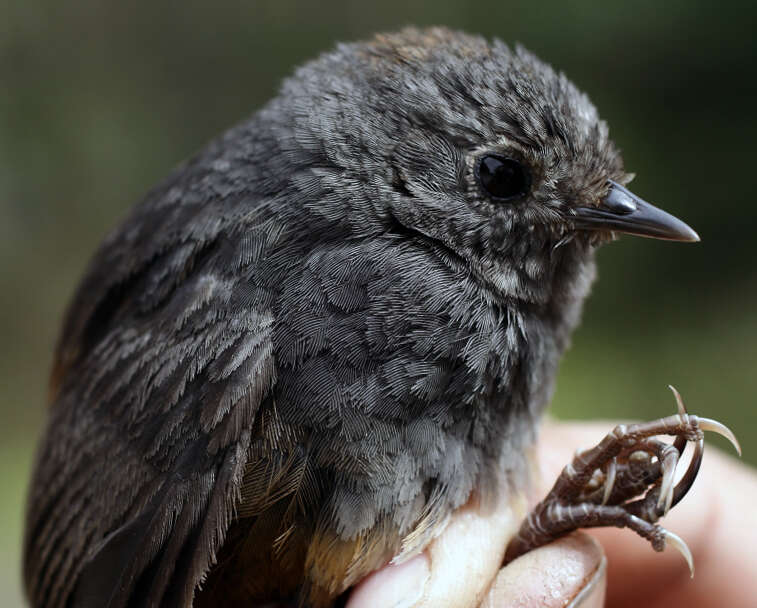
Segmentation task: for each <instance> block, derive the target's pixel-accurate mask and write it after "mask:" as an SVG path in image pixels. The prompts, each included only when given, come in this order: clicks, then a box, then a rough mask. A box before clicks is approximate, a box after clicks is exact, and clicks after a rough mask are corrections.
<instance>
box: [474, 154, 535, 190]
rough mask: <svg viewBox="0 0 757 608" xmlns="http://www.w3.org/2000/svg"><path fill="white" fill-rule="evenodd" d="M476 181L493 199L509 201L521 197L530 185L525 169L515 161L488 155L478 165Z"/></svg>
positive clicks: (529, 178)
mask: <svg viewBox="0 0 757 608" xmlns="http://www.w3.org/2000/svg"><path fill="white" fill-rule="evenodd" d="M477 174H478V181H479V182H480V183H481V187H482V188H483V189H484V191H485V192H486V193H488V194H489V195H490V196H492V197H493V198H495V199H500V200H509V199H513V198H517V197H519V196H523V195H524V194H526V192H528V188H529V186H530V185H531V177H530V175H529V174H528V171H527V169H526V168H525V167H524V166H523V165H522V164H521V163H520V162H518V161H517V160H513V159H512V158H505V157H504V156H495V155H493V154H489V155H487V156H484V157H483V158H482V159H481V160H480V161H479V163H478V171H477Z"/></svg>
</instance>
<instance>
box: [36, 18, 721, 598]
mask: <svg viewBox="0 0 757 608" xmlns="http://www.w3.org/2000/svg"><path fill="white" fill-rule="evenodd" d="M629 179H630V177H629V175H628V174H626V172H625V171H624V169H623V165H622V162H621V158H620V155H619V153H618V151H617V149H616V148H615V147H614V146H613V144H612V143H611V141H610V140H609V139H608V131H607V126H606V125H605V123H604V122H602V121H601V120H600V119H599V117H598V116H597V113H596V111H595V109H594V107H593V106H592V105H591V103H590V102H589V100H588V99H587V97H586V96H585V95H583V94H582V93H580V92H579V91H578V90H577V89H576V88H575V87H574V86H573V84H571V83H570V82H569V81H568V79H567V78H566V77H565V76H563V75H562V74H557V73H555V72H554V71H553V70H552V69H551V68H550V67H549V66H548V65H546V64H544V63H542V62H541V61H539V60H538V59H537V58H536V57H534V56H533V55H531V54H530V53H528V52H527V51H525V50H524V49H522V48H518V49H516V50H515V51H511V50H510V49H509V48H508V47H507V46H505V45H504V44H503V43H501V42H499V41H494V42H492V43H489V42H487V41H486V40H484V39H483V38H480V37H476V36H469V35H465V34H460V33H455V32H451V31H448V30H446V29H429V30H416V29H407V30H404V31H402V32H400V33H398V34H392V35H381V36H376V37H375V38H374V39H373V40H371V41H369V42H365V43H358V44H346V45H340V46H338V47H337V48H336V50H334V51H333V52H330V53H327V54H325V55H323V56H321V57H320V58H319V59H317V60H315V61H313V62H312V63H308V64H306V65H305V66H303V67H302V68H300V69H298V70H297V71H296V72H295V74H294V76H292V77H291V78H289V79H287V80H286V81H285V82H284V84H283V86H282V88H281V91H280V93H279V95H278V96H277V97H276V98H275V99H273V100H272V101H271V102H270V103H268V104H267V105H266V106H265V107H264V108H263V109H261V110H260V111H259V112H257V113H256V114H255V115H253V117H252V118H250V119H249V120H247V121H246V122H244V123H242V124H240V125H239V126H236V127H234V128H233V129H231V130H230V131H228V132H227V133H225V134H224V135H222V136H221V137H220V138H218V139H217V140H215V141H213V142H212V143H211V144H210V145H208V146H207V147H206V148H205V149H204V150H203V151H201V152H200V153H199V154H198V155H197V156H195V157H194V158H193V159H191V160H189V161H188V162H186V163H185V164H183V165H182V166H180V167H179V168H178V169H176V170H175V171H174V172H173V173H171V175H170V176H169V177H168V178H167V179H166V180H165V181H163V182H162V183H161V184H160V185H158V186H157V187H156V188H155V189H154V190H152V191H151V192H150V193H149V194H148V195H147V197H146V198H145V200H144V201H142V203H141V204H139V205H138V206H137V207H136V208H135V209H134V210H133V211H132V212H131V214H130V215H129V216H128V217H127V218H126V220H125V221H124V222H123V223H122V224H121V225H119V226H118V227H117V228H116V229H115V230H114V231H113V232H111V233H110V235H109V236H108V237H107V238H106V239H105V241H104V243H103V244H102V246H101V247H100V249H99V250H98V252H97V253H96V255H95V257H94V259H93V261H92V263H91V264H90V266H89V269H88V270H87V273H86V276H85V278H84V280H83V282H82V284H81V285H80V287H79V289H78V291H77V293H76V295H75V297H74V299H73V302H72V304H71V307H70V309H69V311H68V314H67V316H66V319H65V323H64V326H63V330H62V335H61V337H60V342H59V345H58V348H57V352H56V356H55V363H54V370H53V373H52V381H51V403H52V405H51V408H50V412H49V421H48V425H47V430H46V433H45V437H44V439H43V442H42V445H41V448H40V450H39V453H38V458H37V463H36V470H35V472H34V478H33V481H32V485H31V490H30V494H29V507H28V517H27V527H26V538H25V556H24V576H25V583H26V589H27V593H28V597H29V599H30V601H31V604H32V605H33V606H35V607H39V608H42V607H45V608H62V607H64V606H66V607H77V608H78V607H89V606H97V607H103V606H107V607H110V608H117V607H127V606H128V607H141V606H190V605H193V604H194V605H195V606H255V605H263V604H265V603H266V602H269V601H291V602H293V603H295V604H299V605H300V606H310V607H313V608H325V607H327V606H331V605H332V604H333V603H334V601H335V600H336V598H337V597H338V596H339V595H340V594H342V593H343V592H344V591H345V590H346V589H348V588H349V587H350V586H351V585H353V584H355V583H356V582H357V581H359V580H360V579H361V578H363V577H364V576H365V575H366V574H367V573H369V572H371V571H372V570H374V569H376V568H378V567H381V566H382V565H384V564H386V563H387V562H388V561H389V560H390V559H392V558H393V557H394V556H397V555H398V554H403V555H412V554H414V553H417V552H419V551H421V550H423V548H424V547H425V546H426V545H427V544H428V543H429V541H430V540H432V539H433V538H434V537H435V536H436V535H438V534H439V533H440V531H441V529H442V527H443V522H445V521H446V518H447V516H448V515H449V514H450V513H451V512H452V511H454V510H455V509H457V508H458V507H460V506H461V505H463V504H465V503H466V501H468V499H469V497H471V495H472V493H476V494H477V495H479V496H484V497H485V496H501V495H502V493H507V492H510V493H513V494H514V493H516V492H518V491H519V488H520V487H521V484H522V483H524V481H523V480H524V479H525V476H526V474H527V466H526V456H525V448H526V447H527V446H529V445H531V444H532V443H533V442H534V440H535V436H536V431H537V425H538V422H539V420H540V418H541V416H542V414H543V412H544V409H545V407H546V405H547V402H548V401H549V399H550V396H551V393H552V388H553V383H554V378H555V371H556V368H557V364H558V361H559V359H560V355H561V354H562V352H563V351H564V350H565V348H566V347H567V345H568V341H569V337H570V334H571V331H572V330H573V328H574V327H575V326H576V324H577V322H578V319H579V315H580V311H581V305H582V302H583V300H584V297H585V296H586V295H587V292H588V290H589V286H590V285H591V282H592V280H593V279H594V274H595V273H594V251H595V249H596V247H597V246H598V245H600V244H602V243H604V242H606V241H609V240H611V239H612V238H613V237H614V235H615V233H616V232H626V233H631V234H638V235H642V236H651V237H657V238H665V239H671V240H681V241H695V240H698V237H697V236H696V234H695V233H694V232H693V231H692V230H691V229H690V228H689V227H688V226H686V225H685V224H683V223H682V222H680V221H679V220H677V219H675V218H673V217H672V216H670V215H668V214H666V213H664V212H662V211H660V210H658V209H656V208H655V207H653V206H651V205H649V204H648V203H645V202H644V201H642V200H641V199H639V198H638V197H636V196H635V195H633V194H631V193H630V192H629V191H628V190H626V189H625V187H624V186H623V184H626V183H627V182H628V181H629ZM673 419H674V420H673ZM671 420H672V422H671ZM700 420H702V419H700ZM676 421H678V422H676ZM641 426H642V427H643V428H642V429H641V430H638V429H636V430H633V429H632V431H628V432H626V431H625V430H624V431H622V432H620V433H619V434H618V436H617V437H616V439H617V441H615V442H613V441H610V442H609V444H607V445H604V444H603V447H602V450H600V452H601V454H599V456H597V458H594V460H592V461H591V462H592V466H591V467H590V468H588V469H587V468H586V467H584V469H581V468H580V467H578V469H577V470H578V473H577V475H578V477H577V478H576V479H578V480H579V481H581V484H579V486H576V487H578V490H580V489H581V487H580V486H581V485H582V484H585V483H587V482H588V480H589V476H590V474H591V473H592V472H593V471H594V469H595V468H602V467H604V470H605V471H606V472H607V478H608V479H610V478H611V479H612V480H617V482H615V483H614V482H613V481H608V482H607V483H606V484H605V485H604V486H603V487H604V489H602V488H600V494H602V496H600V497H599V498H601V499H602V500H600V499H599V498H597V496H593V497H592V496H590V494H589V492H590V491H593V490H592V488H591V487H590V486H587V488H586V489H585V490H581V492H580V493H579V492H578V490H576V489H575V488H573V489H572V490H571V489H570V488H569V489H565V488H564V487H562V486H560V487H557V486H556V492H555V493H554V494H555V495H554V496H552V498H551V499H549V500H548V501H547V503H549V504H552V503H554V504H557V503H560V504H561V505H563V507H561V508H564V509H568V511H569V510H570V508H571V506H572V505H579V506H580V507H581V508H585V507H587V505H588V507H590V509H589V508H587V509H585V510H584V513H586V512H588V511H591V513H592V517H593V519H592V520H591V521H588V520H586V519H584V520H581V519H580V517H578V516H577V515H576V513H577V512H574V513H573V516H574V517H573V520H572V522H571V523H566V522H568V520H567V519H566V518H565V517H561V516H559V514H558V515H557V516H556V515H555V512H554V509H553V510H552V511H550V514H549V515H545V513H547V510H545V508H542V509H541V511H539V513H541V515H540V516H539V517H541V519H539V517H535V518H532V519H531V520H529V522H530V523H529V522H527V523H526V524H525V526H524V530H522V533H521V535H520V537H519V538H520V540H519V541H518V542H519V543H520V546H519V548H518V549H517V550H514V553H513V554H517V553H520V552H522V551H524V550H527V549H528V548H530V547H532V546H535V545H536V544H539V543H542V542H546V541H548V540H550V539H551V538H554V537H555V536H556V535H558V534H560V533H562V532H565V531H566V530H568V529H573V528H575V527H578V526H580V525H606V524H608V523H611V524H613V525H624V524H625V525H630V524H628V523H627V522H626V521H625V520H623V517H628V516H629V515H628V514H629V513H632V512H634V513H635V511H633V509H627V508H625V507H623V506H622V503H623V501H625V500H626V499H627V498H628V495H629V494H628V487H630V486H633V489H634V491H636V492H637V493H638V492H639V490H640V489H642V488H647V487H648V486H650V485H654V488H656V489H653V490H650V492H652V494H651V495H648V496H647V497H646V498H645V499H640V500H641V502H642V503H643V505H642V506H643V507H644V509H640V508H637V509H636V511H638V513H637V515H639V518H640V519H639V518H637V519H639V521H641V522H642V524H644V525H645V526H647V527H648V528H647V527H644V526H642V528H643V530H639V529H637V528H638V527H639V526H640V525H641V524H637V526H636V528H634V529H637V531H639V532H640V533H646V535H647V537H648V538H650V540H652V541H653V543H656V545H655V546H656V547H658V548H659V546H660V543H661V542H662V543H663V544H664V540H665V535H664V534H663V533H661V532H659V531H660V530H661V528H659V527H658V526H656V525H654V521H655V519H656V517H657V516H659V514H661V513H662V512H664V511H665V510H666V509H667V508H669V506H670V505H671V504H674V503H675V502H677V500H679V499H680V496H681V495H682V493H685V492H684V490H685V489H684V488H683V487H682V486H680V485H679V486H677V487H676V488H673V487H672V485H671V484H672V481H671V479H670V468H669V467H667V466H665V467H661V465H660V463H661V462H662V460H663V459H662V458H660V459H659V460H658V459H656V458H655V459H650V460H649V462H648V463H647V464H648V467H647V468H648V469H649V471H647V476H646V477H645V478H644V480H643V483H641V482H638V480H636V481H633V479H631V472H632V471H631V469H630V468H629V464H628V462H626V461H625V460H624V456H628V452H629V451H630V450H629V449H628V447H629V446H634V445H636V444H635V443H634V441H636V442H641V443H643V446H641V447H639V446H636V451H638V450H641V451H644V450H645V449H646V450H647V452H649V453H650V454H653V455H655V454H657V453H656V452H655V450H657V451H658V452H659V451H660V450H662V448H660V447H659V446H658V447H657V448H649V449H647V448H648V447H649V446H648V444H649V445H652V444H651V442H646V441H647V440H646V438H647V437H649V436H650V435H654V434H658V433H669V434H674V435H677V436H679V439H680V440H682V441H683V444H684V445H685V443H686V440H690V441H700V440H701V430H702V429H703V428H705V427H706V426H707V425H706V424H704V423H701V424H699V425H698V423H697V419H696V418H695V417H693V416H691V417H689V416H688V415H686V414H685V412H684V411H683V410H682V411H681V413H680V415H679V416H676V417H670V418H669V419H663V420H662V421H658V422H656V423H647V425H646V426H644V425H641ZM624 433H625V434H624ZM634 433H635V434H634ZM629 437H630V443H629V440H628V438H629ZM624 438H625V439H624ZM624 441H625V443H624ZM645 442H646V443H645ZM678 447H681V446H678ZM608 450H609V451H608ZM624 450H625V451H624ZM679 451H680V450H679ZM597 453H598V452H597ZM597 453H594V452H593V453H592V454H594V455H595V456H596V454H597ZM660 454H661V452H660ZM657 455H659V454H657ZM665 462H668V461H667V460H666V461H665ZM608 463H609V464H608ZM655 467H656V468H655ZM610 470H611V471H612V474H610ZM695 473H696V471H693V473H691V471H690V474H689V475H688V477H690V478H692V480H693V477H692V475H695ZM634 479H636V478H634ZM503 480H504V481H503ZM561 482H562V483H563V484H565V483H568V482H570V483H573V484H574V485H575V483H574V482H575V479H573V478H570V479H567V481H566V478H562V481H561ZM561 482H558V485H559V483H561ZM621 482H623V483H621ZM570 483H568V485H570ZM634 484H636V485H634ZM571 487H573V486H571ZM561 488H562V489H561ZM594 489H596V488H594ZM571 492H572V494H571ZM579 494H580V496H579ZM550 500H551V501H552V502H551V503H550ZM560 501H562V502H560ZM612 509H615V511H612ZM610 512H612V513H611V515H612V517H611V516H610V515H608V513H610ZM621 512H622V513H625V514H626V515H625V516H624V515H618V513H621ZM539 513H537V515H539ZM613 518H614V519H613ZM571 526H572V527H571ZM632 527H633V526H632ZM537 528H538V529H537ZM535 532H538V533H539V534H541V535H542V536H538V534H535ZM663 532H664V531H663ZM655 535H657V536H655ZM537 537H538V538H537ZM529 539H531V540H529ZM203 581H204V583H203V585H202V588H201V589H200V583H201V582H203Z"/></svg>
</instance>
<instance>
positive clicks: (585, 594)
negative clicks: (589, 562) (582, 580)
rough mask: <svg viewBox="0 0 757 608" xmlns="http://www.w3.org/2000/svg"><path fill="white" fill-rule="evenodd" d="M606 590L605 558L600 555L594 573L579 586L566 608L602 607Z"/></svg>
mask: <svg viewBox="0 0 757 608" xmlns="http://www.w3.org/2000/svg"><path fill="white" fill-rule="evenodd" d="M606 590H607V558H606V557H604V556H603V557H602V561H600V562H599V567H597V569H596V571H595V572H594V574H593V575H592V576H591V578H590V579H589V580H588V582H587V583H586V584H585V585H584V586H583V587H582V588H581V591H579V592H578V595H576V597H574V598H573V600H572V601H571V602H570V604H568V606H567V608H602V607H603V606H604V605H605V591H606Z"/></svg>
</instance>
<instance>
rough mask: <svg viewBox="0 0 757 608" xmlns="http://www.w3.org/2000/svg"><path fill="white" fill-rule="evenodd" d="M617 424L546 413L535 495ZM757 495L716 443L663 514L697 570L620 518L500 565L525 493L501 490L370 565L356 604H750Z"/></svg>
mask: <svg viewBox="0 0 757 608" xmlns="http://www.w3.org/2000/svg"><path fill="white" fill-rule="evenodd" d="M613 426H614V424H613V423H612V422H591V423H580V424H579V423H555V422H549V423H547V424H546V425H545V426H544V428H543V429H542V432H541V436H540V439H539V444H538V458H539V468H540V478H541V480H540V485H539V486H537V487H536V488H535V489H534V492H533V496H531V497H529V501H530V502H531V503H533V502H535V501H538V500H539V499H540V498H541V497H543V496H544V495H545V494H546V493H547V491H548V490H549V488H550V486H551V484H552V483H553V482H554V480H555V478H556V477H557V475H558V474H559V472H560V470H561V469H562V467H563V466H564V465H565V464H566V463H567V462H569V461H570V459H571V458H572V456H573V453H574V451H575V449H576V448H577V447H590V446H592V445H594V444H596V443H597V442H598V441H599V440H600V439H601V438H602V437H603V436H604V435H605V434H606V433H607V431H608V429H611V428H612V427H613ZM755 504H757V473H755V471H754V470H753V469H751V468H749V467H747V466H745V465H743V464H741V463H740V462H738V461H737V460H735V459H734V458H731V457H730V456H727V455H725V454H723V453H721V452H719V451H718V450H717V449H715V448H713V447H712V445H708V446H707V447H706V449H705V455H704V460H703V464H702V468H701V470H700V472H699V476H698V478H697V480H696V483H695V484H694V487H693V488H692V490H691V491H690V492H689V494H688V495H687V496H686V498H685V499H684V500H683V501H682V502H681V503H680V504H679V505H677V506H676V507H675V508H674V509H673V510H672V511H671V512H670V513H669V514H668V515H667V516H666V517H665V518H664V520H663V521H662V522H661V523H662V525H663V526H664V527H665V528H666V529H668V530H671V531H673V532H675V533H676V534H678V535H679V536H681V537H682V538H683V539H684V540H685V541H686V543H687V544H688V546H689V548H690V549H691V551H692V553H693V556H694V565H695V577H694V578H693V579H691V578H690V574H689V570H688V567H687V565H686V562H685V561H684V559H683V557H682V556H681V555H680V554H679V553H677V552H676V551H674V550H673V549H672V548H670V547H669V548H668V549H667V550H666V551H665V552H663V553H656V552H655V551H653V550H652V548H651V547H650V546H649V544H648V543H647V542H646V541H645V540H643V539H641V538H639V537H637V536H636V535H635V534H634V533H632V532H630V531H628V530H618V529H615V528H610V529H597V530H589V531H587V532H586V533H584V532H579V533H574V534H571V535H570V536H568V537H565V538H563V539H561V540H559V541H557V542H554V543H551V544H550V545H547V546H545V547H541V548H539V549H537V550H535V551H531V552H530V553H527V554H526V555H523V556H522V557H520V558H518V559H516V560H515V561H513V562H512V563H510V564H508V566H507V567H505V568H502V569H501V570H499V572H497V570H498V568H499V565H500V563H501V559H502V552H503V551H504V546H505V544H506V541H507V539H508V538H509V536H510V535H511V534H513V533H514V530H515V528H516V526H517V524H518V521H519V519H520V517H522V515H520V516H519V515H518V514H519V513H520V514H522V513H523V512H525V509H526V505H525V502H524V501H523V500H521V501H520V503H518V501H515V504H513V503H512V502H506V501H503V502H502V503H501V504H500V505H498V506H497V507H496V508H495V509H493V510H492V509H490V510H489V511H488V512H485V513H482V512H481V510H480V509H479V508H477V505H475V504H471V505H468V506H466V507H465V508H463V509H461V510H460V511H459V512H458V513H456V514H455V515H454V516H453V518H452V519H451V521H450V523H449V525H448V526H447V528H446V530H445V532H444V534H442V536H440V537H439V538H438V539H437V540H436V541H435V542H434V543H433V544H432V546H431V547H429V548H428V549H427V550H426V552H425V553H424V554H423V555H420V556H417V557H415V558H413V559H412V560H410V561H408V562H405V563H403V564H401V565H398V566H388V567H386V568H384V569H382V570H380V571H378V572H376V573H374V574H372V575H371V576H369V577H368V578H367V579H366V580H365V581H363V583H361V584H360V585H359V586H358V587H357V588H356V589H355V590H354V591H353V593H352V595H351V597H350V600H349V602H348V604H347V607H348V608H367V607H369V606H370V607H374V608H383V607H387V608H388V607H394V606H397V607H399V606H402V607H403V608H410V607H413V608H422V607H423V608H425V607H430V606H435V607H440V608H443V607H450V608H452V607H454V608H458V607H466V608H467V607H471V608H474V607H476V606H483V607H485V608H494V607H498V606H518V607H523V608H526V607H531V606H534V607H536V606H544V607H547V608H552V607H555V608H556V607H558V606H559V607H562V606H568V605H571V606H576V607H581V608H588V607H595V606H609V607H612V608H630V607H632V606H633V607H636V606H647V607H649V608H663V607H664V608H675V607H677V606H686V608H700V607H704V606H715V605H718V606H731V607H734V608H739V607H742V606H743V607H744V608H746V607H747V606H753V605H754V598H755V596H757V577H755V573H757V525H755V524H757V518H756V517H755V515H754V505H755ZM597 541H599V542H597ZM461 574H462V575H461ZM492 580H494V582H493V583H492ZM571 602H573V603H572V604H571Z"/></svg>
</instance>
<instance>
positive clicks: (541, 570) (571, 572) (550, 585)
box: [482, 532, 607, 608]
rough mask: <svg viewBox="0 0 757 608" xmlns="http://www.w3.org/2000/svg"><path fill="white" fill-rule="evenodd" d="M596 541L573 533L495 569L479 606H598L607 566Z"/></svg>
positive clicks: (553, 607)
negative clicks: (490, 585) (494, 576)
mask: <svg viewBox="0 0 757 608" xmlns="http://www.w3.org/2000/svg"><path fill="white" fill-rule="evenodd" d="M605 566H606V560H605V558H604V554H603V553H602V548H601V546H600V545H599V543H598V542H597V541H596V540H594V539H593V538H591V537H590V536H588V535H586V534H583V533H580V532H579V533H574V534H571V535H570V536H566V537H565V538H561V539H560V540H558V541H555V542H553V543H550V544H548V545H545V546H544V547H540V548H538V549H535V550H534V551H530V552H528V553H526V554H525V555H522V556H521V557H519V558H518V559H516V560H514V561H513V562H511V563H510V564H508V565H507V567H506V568H503V569H502V570H500V571H499V574H498V575H497V578H496V579H495V580H494V584H493V585H492V587H491V589H490V590H489V593H488V594H487V596H486V599H485V600H484V602H483V604H482V608H499V607H501V606H517V607H518V608H531V607H534V608H537V607H544V608H562V607H563V606H570V607H571V608H601V606H604V599H605V587H606V584H607V576H606V575H607V568H606V567H605Z"/></svg>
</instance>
